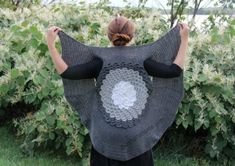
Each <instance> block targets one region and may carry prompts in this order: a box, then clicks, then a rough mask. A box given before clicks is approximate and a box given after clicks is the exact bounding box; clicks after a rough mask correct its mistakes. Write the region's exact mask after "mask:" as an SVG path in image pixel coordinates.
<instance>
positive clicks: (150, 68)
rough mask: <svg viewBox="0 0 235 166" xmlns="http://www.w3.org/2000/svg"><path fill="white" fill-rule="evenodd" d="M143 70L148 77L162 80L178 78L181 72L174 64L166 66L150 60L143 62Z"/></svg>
mask: <svg viewBox="0 0 235 166" xmlns="http://www.w3.org/2000/svg"><path fill="white" fill-rule="evenodd" d="M144 68H145V70H146V71H147V73H148V74H149V75H151V76H155V77H162V78H172V77H178V76H180V73H181V72H182V71H183V69H182V68H181V67H180V66H178V65H177V64H175V63H172V64H171V65H167V64H164V63H160V62H156V61H155V60H152V59H147V60H145V61H144Z"/></svg>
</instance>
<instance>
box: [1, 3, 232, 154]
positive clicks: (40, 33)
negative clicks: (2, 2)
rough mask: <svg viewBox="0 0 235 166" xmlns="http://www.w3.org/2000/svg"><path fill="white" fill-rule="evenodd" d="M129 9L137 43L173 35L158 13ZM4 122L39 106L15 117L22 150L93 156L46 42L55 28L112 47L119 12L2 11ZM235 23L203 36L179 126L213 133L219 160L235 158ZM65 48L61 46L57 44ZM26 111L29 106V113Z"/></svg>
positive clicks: (195, 41) (189, 68)
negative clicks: (111, 27) (18, 108)
mask: <svg viewBox="0 0 235 166" xmlns="http://www.w3.org/2000/svg"><path fill="white" fill-rule="evenodd" d="M139 10H140V9H138V8H137V9H135V8H132V10H128V8H123V9H122V12H123V15H126V16H130V15H131V16H132V19H133V20H134V21H135V23H136V34H137V35H136V36H135V38H134V40H133V41H132V44H136V45H140V44H144V43H149V42H152V41H154V40H156V39H157V38H159V37H160V34H163V33H165V32H166V31H167V30H168V29H167V26H166V24H162V22H166V21H163V20H164V19H162V18H161V16H160V15H159V13H157V12H156V11H149V10H145V9H141V12H140V11H139ZM0 11H1V12H0V18H3V19H1V21H0V28H1V29H0V30H1V31H0V39H1V40H0V52H1V55H0V74H1V75H0V116H1V115H4V111H6V110H7V109H6V108H7V107H9V106H11V105H15V104H17V103H19V102H23V103H25V104H32V105H33V107H32V110H31V111H30V112H28V113H27V115H26V116H25V117H24V118H16V119H14V121H13V122H14V126H15V127H16V129H17V131H18V132H17V133H18V135H21V136H23V137H24V140H25V141H24V142H23V144H22V148H23V149H24V151H25V152H27V153H28V154H33V151H34V149H35V147H37V146H44V147H48V146H49V145H53V146H54V147H55V149H58V148H64V149H65V151H66V152H67V154H68V155H70V154H73V153H77V154H78V155H79V156H80V157H83V156H84V155H85V154H87V151H86V149H87V146H88V145H90V144H89V142H88V143H85V140H86V139H85V138H86V136H88V131H87V129H86V128H85V127H84V126H83V125H81V123H80V120H79V117H78V115H77V113H76V112H74V111H73V110H72V108H71V107H70V106H69V105H68V103H67V102H66V100H65V98H64V96H63V93H64V92H63V87H62V81H61V78H60V76H59V75H58V74H57V73H56V70H55V67H54V65H53V63H52V60H51V57H50V55H49V52H48V48H47V45H46V41H45V34H46V31H47V29H48V27H49V26H52V25H56V26H59V27H61V28H62V29H63V30H64V31H65V32H66V33H68V34H69V35H71V36H73V37H74V38H76V39H77V40H79V41H81V42H83V43H85V44H87V45H96V46H110V42H109V40H108V38H107V35H106V28H107V24H108V22H109V21H110V20H111V19H112V18H113V16H114V14H115V13H116V12H117V11H119V9H111V8H110V7H108V6H105V5H100V4H94V5H91V6H84V5H82V6H72V5H61V4H60V5H54V6H49V7H42V6H32V7H31V8H30V9H27V8H22V9H20V10H16V11H14V12H13V11H11V10H8V9H0ZM234 24H235V21H234V20H231V21H230V22H228V26H227V27H225V28H224V29H222V30H221V29H219V28H218V27H216V26H214V27H213V28H212V29H210V31H209V32H208V33H206V34H201V33H199V32H197V31H195V32H194V33H193V34H194V36H191V37H190V47H189V50H188V56H187V61H186V66H185V73H184V83H185V96H184V99H183V101H182V103H181V105H180V108H179V110H178V114H177V119H176V124H177V125H178V126H180V125H182V126H183V127H184V128H185V129H188V128H191V127H193V128H194V129H195V131H198V130H199V129H203V130H206V131H207V133H208V134H207V145H206V146H205V151H206V152H207V153H208V154H210V156H211V157H217V158H219V157H221V156H230V157H234V156H233V155H234V154H235V153H234V151H235V134H234V126H235V125H234V123H235V95H234V91H235V87H234V86H235V85H234V82H235V77H234V73H235V59H234V57H235V54H234V44H235V38H234V36H235V34H234V32H235V30H234ZM56 47H57V48H58V50H61V47H60V43H59V42H57V43H56ZM22 109H24V108H22Z"/></svg>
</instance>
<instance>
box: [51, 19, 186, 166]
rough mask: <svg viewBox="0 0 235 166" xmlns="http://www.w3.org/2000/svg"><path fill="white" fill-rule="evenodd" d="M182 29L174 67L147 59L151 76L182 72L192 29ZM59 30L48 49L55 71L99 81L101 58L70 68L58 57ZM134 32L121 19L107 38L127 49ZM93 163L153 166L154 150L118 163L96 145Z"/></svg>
mask: <svg viewBox="0 0 235 166" xmlns="http://www.w3.org/2000/svg"><path fill="white" fill-rule="evenodd" d="M179 26H180V35H181V45H180V48H179V51H178V54H177V56H176V58H175V60H174V62H173V63H172V64H171V65H166V64H163V63H159V62H156V61H154V60H151V59H147V60H145V61H144V67H145V70H146V71H147V72H148V74H149V75H152V76H156V77H162V78H172V77H178V76H179V75H180V73H181V72H182V70H183V67H184V61H185V55H186V49H187V45H188V31H189V28H188V26H187V25H186V24H179ZM60 30H61V29H60V28H59V27H55V26H53V27H51V28H49V30H48V33H47V43H48V48H49V51H50V54H51V57H52V60H53V62H54V64H55V67H56V70H57V72H58V73H59V74H60V76H61V77H63V78H67V79H85V78H97V77H98V75H99V72H100V70H101V68H102V64H103V62H102V60H101V59H99V58H94V59H93V60H92V61H90V62H88V63H86V64H82V65H74V66H68V65H67V64H66V63H65V62H64V60H63V59H62V58H61V56H59V53H58V51H57V50H56V48H55V38H56V35H57V33H58V32H59V31H60ZM134 30H135V29H134V24H133V22H132V21H130V20H128V19H127V18H126V17H123V16H118V17H116V18H115V19H114V20H112V21H111V22H110V23H109V26H108V38H109V39H110V41H111V42H112V45H113V46H127V45H128V44H129V43H130V41H131V39H132V38H133V34H134ZM90 164H91V166H114V165H119V166H121V165H126V166H131V165H133V166H134V165H135V166H151V165H152V166H153V165H154V163H153V155H152V149H151V150H149V151H146V152H145V153H143V154H141V155H139V156H137V157H135V158H132V159H130V160H128V161H119V160H114V159H110V158H107V157H105V156H103V155H102V154H100V153H99V152H98V151H96V150H95V149H94V147H93V146H92V148H91V157H90Z"/></svg>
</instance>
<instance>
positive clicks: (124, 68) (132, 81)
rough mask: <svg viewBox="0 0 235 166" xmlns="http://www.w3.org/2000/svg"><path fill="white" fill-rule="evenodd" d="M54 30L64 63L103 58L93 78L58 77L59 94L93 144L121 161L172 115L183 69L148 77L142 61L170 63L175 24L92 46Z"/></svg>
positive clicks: (154, 136) (145, 146)
mask: <svg viewBox="0 0 235 166" xmlns="http://www.w3.org/2000/svg"><path fill="white" fill-rule="evenodd" d="M58 35H59V38H60V42H61V45H62V58H63V60H64V61H65V62H66V63H67V64H68V65H69V66H71V65H75V64H84V63H87V62H89V61H91V60H92V59H93V58H95V57H99V58H101V59H102V60H103V66H102V69H101V71H100V74H99V76H98V77H97V79H95V78H94V79H81V80H70V79H64V78H62V81H63V87H64V94H65V98H66V100H67V101H68V102H69V104H70V105H71V106H72V108H73V109H74V111H77V112H78V114H79V116H80V119H81V122H82V123H83V124H84V125H85V126H86V127H87V129H88V130H89V135H90V138H91V141H92V145H93V146H94V148H95V149H96V150H97V151H98V152H100V153H101V154H103V155H104V156H106V157H108V158H111V159H115V160H121V161H126V160H130V159H132V158H134V157H136V156H138V155H140V154H142V153H144V152H146V151H147V150H150V149H151V148H152V147H153V146H154V145H155V144H156V143H157V142H158V140H159V139H160V138H161V136H162V135H163V133H164V132H165V131H166V129H167V128H168V127H169V126H170V125H171V124H172V123H173V121H174V120H175V116H176V112H177V109H178V106H179V104H180V102H181V101H182V98H183V95H184V88H183V72H182V73H181V75H180V76H179V77H175V78H159V77H152V76H150V75H148V73H147V72H146V70H145V69H144V66H143V62H144V60H145V59H147V58H150V57H151V58H152V59H154V60H156V61H158V62H162V63H165V64H171V63H172V62H173V61H174V59H175V57H176V55H177V53H178V50H179V46H180V42H181V40H180V33H179V27H178V26H175V27H174V28H172V29H171V30H170V31H168V32H167V33H166V34H165V35H164V36H162V37H161V38H159V39H158V40H156V41H154V42H152V43H150V44H145V45H140V46H115V47H94V46H89V45H85V44H83V43H81V42H79V41H77V40H75V39H74V38H72V37H70V36H69V35H68V34H66V33H65V32H63V31H60V32H59V33H58ZM78 72H79V71H78Z"/></svg>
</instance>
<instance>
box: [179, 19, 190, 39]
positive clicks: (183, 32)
mask: <svg viewBox="0 0 235 166" xmlns="http://www.w3.org/2000/svg"><path fill="white" fill-rule="evenodd" d="M178 25H179V26H180V36H181V40H183V41H184V40H188V36H189V26H188V25H187V24H185V23H179V24H178Z"/></svg>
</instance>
